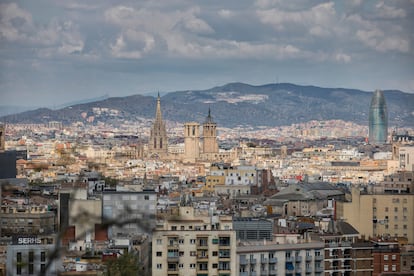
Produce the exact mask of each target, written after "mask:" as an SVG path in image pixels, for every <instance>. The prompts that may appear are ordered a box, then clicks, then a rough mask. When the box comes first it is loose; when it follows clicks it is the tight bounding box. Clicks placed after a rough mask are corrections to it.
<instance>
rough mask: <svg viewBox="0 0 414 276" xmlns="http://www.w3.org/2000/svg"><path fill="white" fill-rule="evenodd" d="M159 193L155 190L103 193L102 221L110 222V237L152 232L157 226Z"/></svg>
mask: <svg viewBox="0 0 414 276" xmlns="http://www.w3.org/2000/svg"><path fill="white" fill-rule="evenodd" d="M156 205H157V194H156V193H155V192H153V191H143V192H117V191H104V192H103V193H102V223H104V224H108V225H109V226H108V238H109V239H115V238H125V237H128V236H134V235H138V234H141V233H151V230H152V229H153V228H154V226H155V216H156Z"/></svg>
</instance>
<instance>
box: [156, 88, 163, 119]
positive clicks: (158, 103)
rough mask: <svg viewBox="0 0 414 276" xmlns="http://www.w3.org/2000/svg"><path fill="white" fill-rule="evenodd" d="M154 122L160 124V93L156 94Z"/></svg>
mask: <svg viewBox="0 0 414 276" xmlns="http://www.w3.org/2000/svg"><path fill="white" fill-rule="evenodd" d="M155 121H156V122H161V121H162V115H161V97H160V92H158V97H157V111H156V114H155Z"/></svg>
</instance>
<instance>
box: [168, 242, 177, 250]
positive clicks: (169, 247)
mask: <svg viewBox="0 0 414 276" xmlns="http://www.w3.org/2000/svg"><path fill="white" fill-rule="evenodd" d="M167 248H168V249H177V248H178V242H175V243H169V244H168V245H167Z"/></svg>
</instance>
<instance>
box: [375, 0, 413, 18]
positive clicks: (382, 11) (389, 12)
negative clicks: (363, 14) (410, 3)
mask: <svg viewBox="0 0 414 276" xmlns="http://www.w3.org/2000/svg"><path fill="white" fill-rule="evenodd" d="M375 8H376V10H377V13H376V14H377V16H378V17H380V18H383V19H396V18H404V17H406V15H407V14H406V12H405V10H403V9H401V8H396V7H392V6H388V5H386V4H385V3H384V1H381V2H379V3H378V4H377V5H375Z"/></svg>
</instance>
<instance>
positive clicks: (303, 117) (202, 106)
mask: <svg viewBox="0 0 414 276" xmlns="http://www.w3.org/2000/svg"><path fill="white" fill-rule="evenodd" d="M384 95H385V99H386V103H387V108H388V117H389V126H391V127H413V126H414V94H410V93H404V92H401V91H398V90H384ZM371 97H372V93H371V92H366V91H361V90H357V89H346V88H321V87H316V86H301V85H295V84H290V83H277V84H266V85H258V86H254V85H249V84H245V83H229V84H226V85H223V86H218V87H214V88H211V89H207V90H197V91H195V90H187V91H176V92H169V93H167V94H165V95H164V96H162V97H161V109H162V115H163V119H165V120H169V121H174V122H188V121H196V122H200V123H202V122H203V121H204V120H205V118H206V116H207V114H208V110H209V108H210V109H211V115H212V116H213V119H214V121H215V122H216V123H217V124H218V125H219V126H223V127H236V126H251V127H260V126H264V127H274V126H282V125H290V124H293V123H302V122H307V121H311V120H320V121H323V120H336V119H340V120H344V121H352V122H355V123H358V124H361V125H368V112H369V106H370V102H371ZM93 108H108V109H113V110H118V111H119V112H118V114H117V116H113V114H112V115H108V116H106V115H105V116H104V115H102V114H101V115H100V116H99V117H96V116H95V117H96V118H94V119H95V120H94V121H93V123H96V122H97V121H106V122H109V123H111V122H114V123H116V122H119V121H120V120H129V121H131V120H142V119H152V118H154V116H155V108H156V100H155V98H154V97H152V96H144V95H132V96H126V97H111V98H104V99H102V100H98V101H94V102H88V103H81V104H74V105H71V106H68V107H64V108H61V109H56V110H52V109H48V108H39V109H36V110H30V111H25V112H21V113H17V114H12V115H7V116H3V117H0V121H1V122H6V123H47V122H48V121H62V122H63V123H64V124H69V123H72V122H76V121H85V119H86V118H89V117H90V116H94V115H96V112H95V114H94V111H93Z"/></svg>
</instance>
